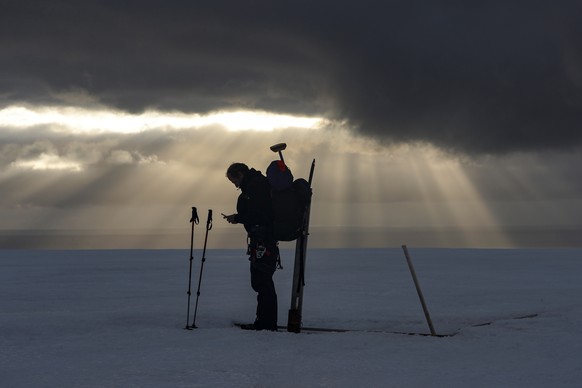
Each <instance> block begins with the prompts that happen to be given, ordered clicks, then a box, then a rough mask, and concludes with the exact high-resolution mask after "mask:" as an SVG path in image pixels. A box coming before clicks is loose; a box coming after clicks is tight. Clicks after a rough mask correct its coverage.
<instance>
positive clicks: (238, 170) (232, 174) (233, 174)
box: [226, 163, 249, 188]
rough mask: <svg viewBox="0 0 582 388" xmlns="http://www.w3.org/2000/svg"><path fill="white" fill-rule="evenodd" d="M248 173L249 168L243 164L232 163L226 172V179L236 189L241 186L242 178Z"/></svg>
mask: <svg viewBox="0 0 582 388" xmlns="http://www.w3.org/2000/svg"><path fill="white" fill-rule="evenodd" d="M248 171H249V167H248V166H247V165H246V164H244V163H233V164H231V165H230V167H228V169H227V170H226V177H227V178H228V180H229V181H231V182H232V184H233V185H235V186H236V187H237V188H239V187H240V185H241V184H242V181H243V178H244V177H245V175H246V173H247V172H248Z"/></svg>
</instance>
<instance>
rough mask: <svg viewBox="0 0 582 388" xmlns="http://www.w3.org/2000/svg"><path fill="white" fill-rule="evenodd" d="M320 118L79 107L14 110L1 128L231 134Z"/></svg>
mask: <svg viewBox="0 0 582 388" xmlns="http://www.w3.org/2000/svg"><path fill="white" fill-rule="evenodd" d="M325 122H326V120H325V119H323V118H320V117H305V116H292V115H281V114H274V113H269V112H263V111H221V112H214V113H210V114H207V115H200V114H186V113H177V112H159V111H147V112H144V113H141V114H129V113H125V112H121V111H113V110H90V109H84V108H76V107H23V106H10V107H7V108H4V109H2V110H0V127H7V128H30V127H34V126H41V125H51V126H53V127H55V129H57V130H62V131H66V132H71V133H76V134H82V133H103V132H114V133H139V132H144V131H148V130H152V129H159V128H164V129H188V128H194V129H195V128H201V127H208V126H212V125H220V126H222V127H224V128H226V129H227V130H229V131H244V130H253V131H273V130H277V129H283V128H301V129H318V128H321V127H322V126H323V125H325Z"/></svg>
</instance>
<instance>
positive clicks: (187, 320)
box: [184, 206, 199, 330]
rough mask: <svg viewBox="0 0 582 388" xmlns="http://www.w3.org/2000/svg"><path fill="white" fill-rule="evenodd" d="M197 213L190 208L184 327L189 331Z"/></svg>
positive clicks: (193, 208) (194, 209)
mask: <svg viewBox="0 0 582 388" xmlns="http://www.w3.org/2000/svg"><path fill="white" fill-rule="evenodd" d="M198 221H199V220H198V212H197V211H196V208H195V207H194V206H192V217H190V223H191V224H192V232H191V233H190V273H189V274H188V309H187V312H186V327H185V328H184V329H188V330H190V326H189V325H188V324H189V323H190V295H192V260H194V257H193V256H192V251H193V250H194V224H196V225H198Z"/></svg>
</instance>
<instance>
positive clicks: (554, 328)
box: [0, 248, 582, 387]
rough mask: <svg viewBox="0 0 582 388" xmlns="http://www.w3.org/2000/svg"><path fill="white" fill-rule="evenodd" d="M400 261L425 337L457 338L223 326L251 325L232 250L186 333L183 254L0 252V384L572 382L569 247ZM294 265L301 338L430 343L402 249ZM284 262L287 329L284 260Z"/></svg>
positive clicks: (245, 280)
mask: <svg viewBox="0 0 582 388" xmlns="http://www.w3.org/2000/svg"><path fill="white" fill-rule="evenodd" d="M409 251H410V254H411V256H412V260H413V262H414V266H415V269H416V272H417V275H418V278H419V281H420V284H421V286H422V291H423V293H424V297H425V299H426V302H427V305H428V309H429V311H430V313H431V316H432V320H433V322H434V326H435V328H436V331H437V333H439V334H455V335H453V336H450V337H444V338H438V337H430V336H428V337H426V336H409V335H402V334H393V333H378V332H370V331H360V332H348V333H305V332H304V333H301V334H293V333H288V332H286V331H281V332H277V333H273V332H249V331H242V330H240V329H238V328H235V327H232V325H231V323H232V321H245V322H250V321H252V320H253V319H254V309H255V295H254V293H253V291H252V290H251V288H250V284H249V283H250V282H249V273H248V271H249V270H248V261H247V260H246V256H245V255H244V251H243V250H209V251H207V255H206V257H207V260H206V262H205V264H204V272H203V277H202V285H201V295H200V299H199V306H198V316H197V319H196V324H197V326H198V328H197V329H195V330H191V331H189V330H184V329H183V328H184V326H185V325H186V310H187V294H186V291H187V289H188V267H189V257H190V252H189V251H186V250H145V251H139V250H117V251H106V250H102V251H9V250H4V251H0V296H1V299H0V329H1V330H0V385H1V386H2V387H197V386H199V387H273V386H279V387H296V386H302V387H318V386H319V387H429V386H430V387H581V386H582V356H581V355H582V327H581V323H582V302H581V299H580V296H581V295H582V282H581V281H580V280H581V274H582V271H581V270H582V250H580V249H562V250H560V249H547V250H471V249H432V250H431V249H413V248H409ZM200 253H201V252H200V251H199V250H197V251H196V252H195V255H194V258H195V259H194V261H193V271H192V290H193V298H192V304H191V306H192V309H191V311H193V309H194V303H195V300H196V288H197V285H198V276H199V271H200V263H201V260H200V258H201V254H200ZM307 260H308V262H307V266H308V267H307V269H308V272H307V276H306V288H305V299H304V309H303V323H304V325H305V326H318V327H333V328H352V329H362V330H386V331H406V332H420V333H428V332H429V330H428V326H427V324H426V321H425V318H424V314H423V312H422V308H421V305H420V302H419V299H418V295H417V294H416V290H415V288H414V283H413V281H412V277H411V275H410V272H409V271H408V267H407V265H406V260H405V258H404V255H403V252H402V250H400V249H377V250H362V249H358V250H355V249H354V250H351V249H342V250H323V249H322V250H310V251H309V253H308V259H307ZM283 261H284V266H285V269H284V270H282V271H278V272H277V273H276V275H275V281H276V284H277V290H278V294H279V317H280V324H283V325H284V324H286V321H287V310H288V308H289V304H290V291H291V278H292V274H293V253H292V252H291V251H289V250H286V251H283ZM532 314H537V316H535V317H530V318H522V319H515V318H518V317H523V316H530V315H532ZM489 322H491V324H488V325H481V326H475V325H480V324H484V323H489ZM190 323H192V317H190Z"/></svg>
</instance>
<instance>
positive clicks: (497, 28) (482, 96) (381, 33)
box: [0, 0, 582, 153]
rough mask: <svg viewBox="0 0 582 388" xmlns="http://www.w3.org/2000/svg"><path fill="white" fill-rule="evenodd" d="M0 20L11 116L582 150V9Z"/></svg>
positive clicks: (243, 6)
mask: <svg viewBox="0 0 582 388" xmlns="http://www.w3.org/2000/svg"><path fill="white" fill-rule="evenodd" d="M0 7H1V8H0V45H1V47H2V52H1V54H0V55H1V57H0V58H1V60H0V103H1V104H3V105H8V104H11V103H15V102H30V103H47V102H52V103H55V102H59V100H58V98H60V96H62V95H63V92H70V91H75V90H83V91H86V92H88V93H89V94H90V95H92V96H95V97H96V98H97V99H98V100H99V101H100V102H102V103H105V104H108V105H112V106H116V107H118V108H123V109H127V110H131V111H140V110H143V109H145V108H148V107H155V108H158V109H179V110H184V111H195V112H201V111H206V110H212V109H220V108H232V107H244V108H255V109H268V110H275V111H279V112H291V113H293V112H295V113H304V114H325V115H327V116H329V117H332V118H337V119H348V120H349V122H350V124H351V125H353V126H354V127H355V129H356V130H357V131H359V132H360V133H362V134H364V135H368V136H371V137H374V138H377V139H379V140H381V141H383V142H400V141H421V142H422V141H426V142H430V143H433V144H435V145H437V146H440V147H443V148H446V149H452V150H459V151H464V152H469V153H473V152H476V153H489V152H491V153H503V152H510V151H515V150H539V149H545V148H556V149H560V148H567V147H571V146H579V145H580V144H581V143H582V131H580V127H581V125H582V70H581V69H582V49H581V48H580V47H581V46H580V45H579V41H580V38H582V27H581V25H582V24H581V23H579V20H580V18H581V17H582V5H581V3H580V2H579V1H561V2H551V1H488V2H478V3H477V2H454V1H390V2H388V1H358V2H355V1H341V0H340V1H338V0H335V1H315V2H314V1H277V2H271V1H269V2H267V1H252V2H251V1H211V2H190V1H166V2H162V1H159V2H158V1H140V2H137V1H136V2H130V1H123V2H120V1H94V2H90V1H88V2H72V1H71V2H65V1H51V2H45V1H36V2H35V1H27V0H20V1H4V2H3V3H2V5H1V6H0ZM61 102H62V101H61ZM67 102H68V101H67Z"/></svg>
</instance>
